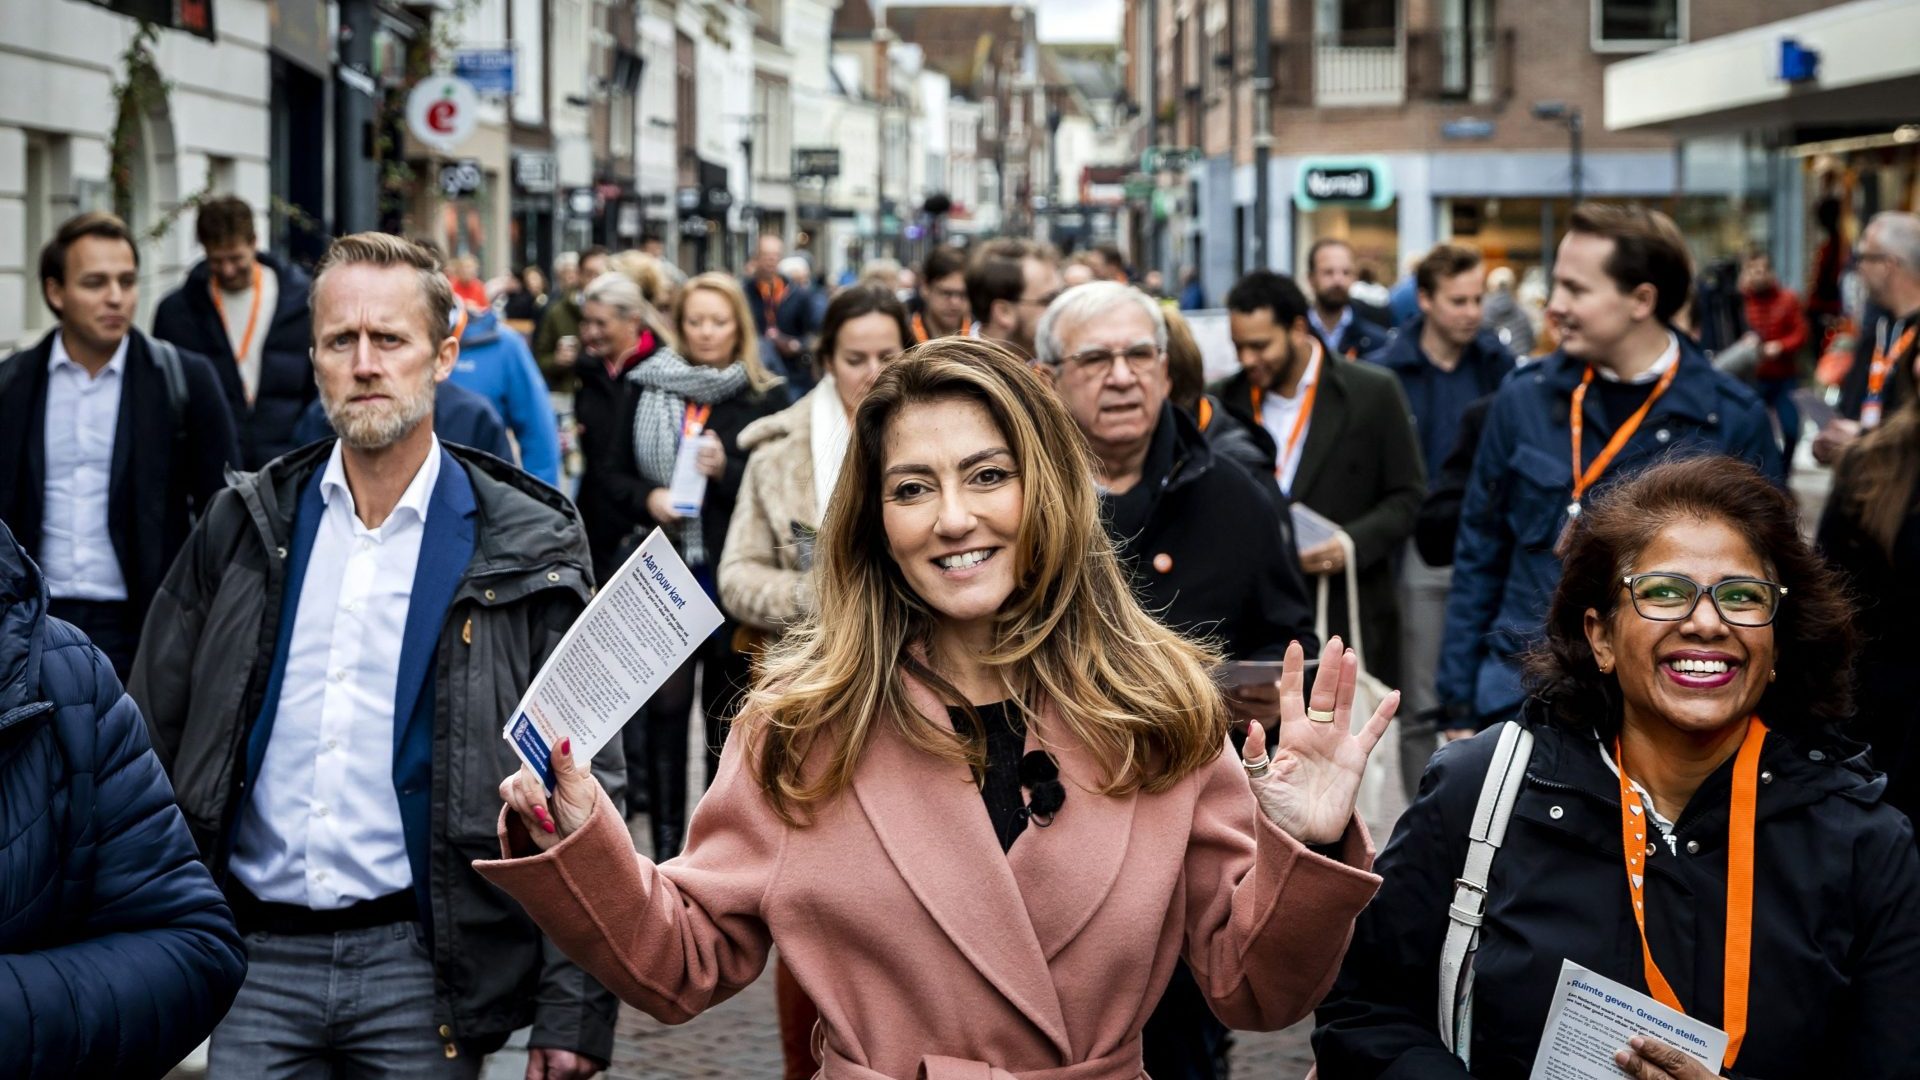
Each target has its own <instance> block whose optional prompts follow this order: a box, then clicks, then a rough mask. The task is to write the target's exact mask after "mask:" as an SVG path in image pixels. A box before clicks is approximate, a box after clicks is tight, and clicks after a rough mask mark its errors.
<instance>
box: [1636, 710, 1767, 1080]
mask: <svg viewBox="0 0 1920 1080" xmlns="http://www.w3.org/2000/svg"><path fill="white" fill-rule="evenodd" d="M1766 741H1767V725H1765V724H1763V723H1761V722H1760V718H1759V717H1757V716H1755V717H1752V718H1751V719H1749V720H1748V723H1747V737H1746V739H1745V740H1744V741H1743V742H1741V744H1740V751H1739V753H1738V754H1736V755H1735V756H1734V761H1733V800H1732V804H1731V805H1730V806H1729V807H1728V808H1727V947H1726V951H1727V958H1726V968H1725V973H1724V976H1723V979H1724V985H1725V989H1724V990H1723V992H1722V996H1721V1009H1722V1012H1723V1013H1724V1016H1723V1020H1724V1022H1725V1024H1726V1028H1727V1056H1726V1061H1725V1064H1726V1067H1727V1068H1729V1069H1731V1068H1733V1060H1734V1059H1735V1058H1737V1057H1739V1056H1740V1042H1741V1040H1742V1039H1745V1038H1746V1036H1747V983H1748V981H1749V979H1748V976H1749V973H1750V971H1751V968H1752V957H1753V825H1754V817H1755V806H1756V803H1757V800H1758V796H1759V776H1760V747H1761V745H1762V744H1763V743H1765V742H1766ZM1613 762H1614V764H1615V765H1617V766H1619V769H1620V847H1621V851H1622V853H1623V854H1624V856H1625V858H1626V869H1627V891H1628V892H1629V893H1631V894H1632V896H1633V921H1634V923H1635V924H1637V925H1638V926H1639V927H1640V959H1641V962H1642V963H1643V964H1644V966H1645V968H1646V975H1647V990H1648V992H1649V993H1651V994H1652V995H1653V996H1654V997H1655V998H1657V999H1659V1001H1660V1003H1661V1004H1663V1005H1665V1006H1667V1007H1668V1008H1669V1009H1674V1010H1676V1011H1678V1012H1683V1013H1684V1012H1686V1011H1687V1010H1686V1009H1684V1008H1682V1007H1681V1005H1680V999H1679V998H1678V997H1677V996H1675V994H1674V992H1673V987H1672V986H1670V985H1668V983H1667V977H1666V976H1665V975H1662V974H1661V973H1660V965H1658V964H1656V963H1654V962H1653V950H1652V949H1651V948H1649V947H1648V946H1647V908H1646V899H1647V897H1646V861H1645V860H1646V855H1645V854H1643V853H1644V852H1646V851H1647V850H1649V848H1651V846H1652V845H1651V844H1649V843H1648V841H1647V835H1648V834H1649V833H1651V832H1653V831H1654V830H1653V828H1651V827H1650V825H1651V820H1650V819H1651V818H1652V817H1653V810H1652V808H1651V807H1649V806H1647V805H1646V803H1645V802H1643V801H1642V800H1641V798H1640V793H1639V792H1638V791H1635V790H1634V788H1633V782H1632V781H1631V780H1629V779H1627V762H1626V759H1625V758H1623V757H1621V756H1620V738H1619V736H1615V737H1614V740H1613Z"/></svg>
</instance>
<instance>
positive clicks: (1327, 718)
mask: <svg viewBox="0 0 1920 1080" xmlns="http://www.w3.org/2000/svg"><path fill="white" fill-rule="evenodd" d="M1307 719H1309V720H1311V721H1313V722H1314V723H1316V724H1331V723H1333V710H1332V709H1313V708H1309V709H1308V710H1307Z"/></svg>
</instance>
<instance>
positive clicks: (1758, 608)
mask: <svg viewBox="0 0 1920 1080" xmlns="http://www.w3.org/2000/svg"><path fill="white" fill-rule="evenodd" d="M1620 581H1621V583H1622V584H1624V585H1625V586H1626V587H1627V595H1629V596H1631V597H1633V610H1634V611H1636V612H1638V613H1639V615H1640V617H1641V618H1643V619H1647V620H1649V621H1651V622H1681V621H1683V620H1685V619H1686V618H1687V617H1688V616H1690V615H1692V614H1693V609H1694V608H1696V607H1698V606H1699V604H1700V597H1701V596H1702V595H1703V594H1704V595H1706V596H1708V597H1710V598H1712V600H1713V609H1714V610H1715V611H1717V612H1719V613H1720V621H1721V622H1724V623H1726V624H1727V625H1728V626H1747V627H1753V626H1766V625H1768V624H1770V623H1772V622H1773V619H1774V616H1776V615H1778V614H1779V613H1780V601H1781V600H1782V599H1783V598H1784V597H1785V596H1786V595H1787V587H1786V586H1785V585H1782V584H1780V583H1779V582H1775V581H1766V580H1764V579H1761V578H1727V579H1726V580H1724V581H1721V582H1720V583H1719V584H1717V585H1715V586H1713V587H1712V588H1708V587H1706V586H1705V585H1702V584H1700V583H1699V582H1697V581H1695V580H1693V579H1692V578H1689V577H1683V576H1682V575H1680V574H1635V575H1633V576H1632V577H1625V578H1621V579H1620Z"/></svg>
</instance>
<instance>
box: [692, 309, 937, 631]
mask: <svg viewBox="0 0 1920 1080" xmlns="http://www.w3.org/2000/svg"><path fill="white" fill-rule="evenodd" d="M912 333H913V331H912V327H911V324H910V322H909V321H908V316H907V309H906V308H905V306H903V305H902V304H901V303H900V301H899V300H898V299H897V298H895V296H894V295H893V294H892V293H891V292H888V291H886V290H883V289H879V288H875V287H872V286H855V287H853V288H849V289H846V290H844V291H842V292H841V293H840V294H839V295H838V296H836V297H834V298H833V302H832V303H830V304H828V305H827V315H826V321H825V323H824V324H823V325H822V327H821V332H820V344H819V347H818V351H817V353H816V356H817V357H818V358H819V364H820V376H821V378H820V382H819V384H818V385H816V386H815V387H814V388H813V389H812V390H810V391H808V393H807V396H805V397H803V398H801V399H800V400H799V401H796V402H794V403H793V404H792V405H789V406H788V407H787V408H786V409H784V410H782V411H781V412H778V413H775V414H774V415H772V416H767V417H763V418H761V419H759V420H755V421H754V422H753V423H751V424H749V425H747V427H746V429H745V430H743V431H742V432H741V433H740V448H741V449H742V450H744V451H746V452H747V454H748V457H747V471H746V476H745V478H744V479H742V481H741V483H740V499H739V502H738V503H737V504H736V505H735V506H734V510H733V523H732V525H731V526H730V527H729V528H728V530H727V544H726V548H725V550H724V552H723V553H722V554H721V556H720V570H719V579H720V582H719V583H720V603H721V606H722V607H724V608H726V609H727V611H728V613H730V614H731V615H732V616H733V617H734V618H736V619H738V620H740V621H741V622H742V623H745V624H746V625H747V626H749V627H752V628H754V629H756V630H759V631H762V632H763V633H772V634H777V633H779V632H780V631H781V630H782V629H784V628H785V627H786V626H787V625H788V624H789V623H791V622H793V621H794V620H796V619H798V618H799V617H800V616H801V614H802V613H804V612H806V611H808V610H809V609H810V608H811V606H812V603H813V586H812V584H811V579H810V578H809V576H808V573H807V571H808V570H809V569H810V568H811V566H812V561H813V534H814V530H815V529H817V528H818V527H819V525H820V517H821V514H822V513H823V512H824V511H825V510H826V507H827V499H828V497H829V496H831V495H832V494H833V485H834V481H835V480H837V479H838V478H839V475H840V461H841V459H842V458H844V457H846V454H847V437H848V434H849V432H850V431H851V427H850V423H851V420H852V417H853V410H854V408H855V407H856V406H857V405H859V404H860V399H861V398H862V397H864V396H866V393H867V388H868V387H869V386H871V385H873V380H874V378H875V377H876V376H878V375H879V374H880V370H881V369H882V368H884V367H886V366H887V365H888V364H890V363H892V362H893V361H894V359H896V358H897V357H898V356H899V355H900V354H901V353H902V352H904V351H905V350H906V348H907V345H908V344H909V343H910V342H912V341H913V336H912Z"/></svg>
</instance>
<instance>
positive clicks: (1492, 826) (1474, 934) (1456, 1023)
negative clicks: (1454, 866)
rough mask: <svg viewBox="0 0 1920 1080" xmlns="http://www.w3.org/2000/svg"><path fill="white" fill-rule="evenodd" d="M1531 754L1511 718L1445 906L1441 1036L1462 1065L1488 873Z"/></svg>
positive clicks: (1469, 1046)
mask: <svg viewBox="0 0 1920 1080" xmlns="http://www.w3.org/2000/svg"><path fill="white" fill-rule="evenodd" d="M1532 756H1533V732H1531V731H1528V730H1527V729H1526V728H1524V727H1522V726H1520V725H1519V724H1517V723H1514V722H1513V721H1508V722H1507V723H1505V724H1502V725H1501V726H1500V742H1499V744H1498V745H1496V746H1495V747H1494V749H1493V760H1492V761H1491V762H1489V763H1488V764H1487V776H1486V779H1485V780H1484V781H1482V782H1481V785H1480V801H1479V802H1478V803H1477V804H1475V806H1474V808H1473V825H1472V827H1471V828H1470V829H1469V830H1468V832H1467V860H1466V864H1465V865H1464V866H1462V867H1461V868H1460V876H1459V877H1458V878H1455V879H1454V882H1453V903H1451V904H1449V905H1448V906H1447V939H1446V943H1445V944H1444V945H1442V946H1441V949H1440V994H1439V1000H1440V1038H1441V1040H1442V1041H1443V1042H1445V1043H1446V1045H1447V1049H1449V1050H1451V1051H1453V1053H1454V1056H1456V1057H1458V1058H1459V1059H1460V1061H1461V1064H1463V1065H1470V1064H1471V1061H1470V1060H1469V1057H1470V1055H1471V1053H1472V1050H1473V954H1474V952H1475V951H1476V950H1477V949H1478V948H1479V946H1480V923H1481V920H1482V919H1483V917H1484V916H1485V915H1486V911H1487V878H1488V876H1489V875H1490V874H1491V873H1492V872H1493V857H1494V855H1495V854H1497V853H1498V852H1499V850H1500V845H1501V843H1502V842H1503V841H1504V840H1505V839H1506V835H1507V823H1508V822H1509V821H1510V820H1511V819H1512V817H1513V803H1514V800H1515V799H1517V798H1519V796H1520V788H1521V786H1522V784H1523V782H1524V781H1525V779H1526V775H1527V762H1528V760H1529V759H1530V758H1531V757H1532Z"/></svg>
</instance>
